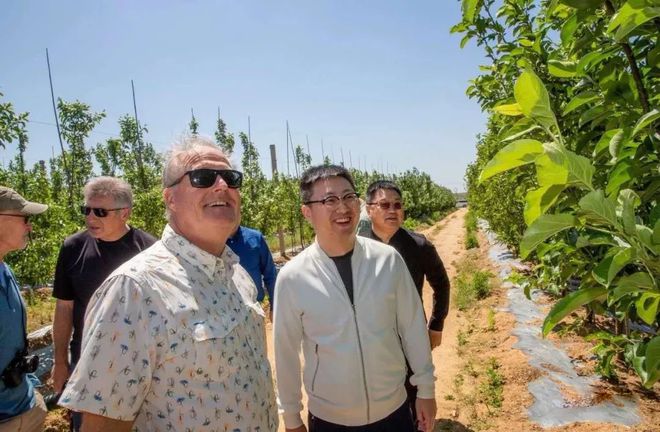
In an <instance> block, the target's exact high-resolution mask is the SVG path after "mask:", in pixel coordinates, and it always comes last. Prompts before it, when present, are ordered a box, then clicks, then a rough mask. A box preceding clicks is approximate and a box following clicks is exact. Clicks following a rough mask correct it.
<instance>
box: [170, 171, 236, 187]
mask: <svg viewBox="0 0 660 432" xmlns="http://www.w3.org/2000/svg"><path fill="white" fill-rule="evenodd" d="M185 176H188V177H189V178H190V185H191V186H192V187H195V188H209V187H211V186H213V185H214V184H215V180H216V179H217V178H218V176H220V178H221V179H222V181H224V182H225V183H227V187H229V188H231V189H238V188H239V187H241V185H242V184H243V173H242V172H240V171H236V170H232V169H211V168H199V169H194V170H190V171H186V172H185V173H184V174H183V175H182V176H181V177H179V179H178V180H177V181H175V182H174V183H172V184H171V185H170V186H169V187H172V186H174V185H177V184H179V183H181V180H183V178H184V177H185Z"/></svg>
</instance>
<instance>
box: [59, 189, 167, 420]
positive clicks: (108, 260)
mask: <svg viewBox="0 0 660 432" xmlns="http://www.w3.org/2000/svg"><path fill="white" fill-rule="evenodd" d="M83 194H84V197H85V203H84V205H82V206H81V208H80V211H81V213H82V215H83V216H84V217H85V226H86V228H87V229H86V230H84V231H81V232H79V233H76V234H74V235H72V236H70V237H68V238H67V239H66V240H64V244H63V245H62V248H61V249H60V254H59V257H58V259H57V267H56V269H55V283H54V285H53V297H55V298H56V299H57V303H56V306H55V318H54V320H53V342H54V344H53V345H54V348H55V355H54V363H53V369H52V372H51V377H52V380H53V388H54V390H55V392H56V393H60V392H61V391H62V389H63V387H64V384H65V383H66V381H67V379H68V378H69V374H70V372H71V371H72V370H73V368H74V367H75V365H76V363H77V362H78V359H79V358H80V346H81V343H82V334H83V322H84V317H85V310H86V309H87V303H89V299H90V298H91V297H92V294H94V291H96V289H97V288H98V287H99V286H100V285H101V282H103V281H104V280H105V278H106V277H108V275H110V273H112V272H113V271H114V270H115V269H116V268H117V267H119V266H120V265H121V264H123V263H124V262H125V261H128V260H129V259H130V258H132V257H133V256H135V255H136V254H138V253H139V252H140V251H142V250H144V249H146V248H148V247H149V246H151V245H152V244H153V243H155V241H156V239H155V238H154V237H152V236H151V235H150V234H148V233H146V232H144V231H142V230H139V229H136V228H132V227H130V226H129V225H128V218H129V216H130V214H131V208H132V207H133V193H132V191H131V186H130V185H129V184H128V183H127V182H126V181H124V180H122V179H119V178H116V177H96V178H93V179H91V180H90V181H88V182H87V184H86V185H85V188H84V191H83ZM72 333H73V337H72ZM69 348H70V349H71V352H70V359H69ZM79 418H80V416H79V415H77V414H75V413H74V415H73V421H72V429H73V430H75V431H77V430H79V428H80V421H79Z"/></svg>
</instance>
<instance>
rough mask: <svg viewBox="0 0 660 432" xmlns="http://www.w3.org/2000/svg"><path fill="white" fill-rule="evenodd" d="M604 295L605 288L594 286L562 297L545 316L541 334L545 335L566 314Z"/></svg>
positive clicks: (605, 292) (605, 293)
mask: <svg viewBox="0 0 660 432" xmlns="http://www.w3.org/2000/svg"><path fill="white" fill-rule="evenodd" d="M606 295H607V290H606V289H605V288H603V287H601V286H595V287H590V288H583V289H580V290H578V291H575V292H572V293H570V294H569V295H567V296H566V297H564V298H562V299H561V300H559V301H558V302H557V303H556V304H555V306H554V307H553V308H552V310H551V311H550V313H548V315H547V316H546V317H545V321H543V336H544V337H545V336H547V335H548V333H550V331H551V330H552V329H553V328H554V327H555V326H556V325H557V324H559V322H560V321H561V320H562V319H564V317H566V315H568V314H570V313H571V312H573V311H574V310H576V309H577V308H579V307H581V306H584V305H586V304H588V303H591V302H592V301H595V300H598V299H601V298H605V296H606Z"/></svg>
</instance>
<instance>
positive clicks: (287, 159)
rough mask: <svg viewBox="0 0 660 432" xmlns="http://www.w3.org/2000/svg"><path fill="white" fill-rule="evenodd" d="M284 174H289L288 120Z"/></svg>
mask: <svg viewBox="0 0 660 432" xmlns="http://www.w3.org/2000/svg"><path fill="white" fill-rule="evenodd" d="M286 175H287V176H289V177H290V176H291V170H290V169H289V120H287V121H286Z"/></svg>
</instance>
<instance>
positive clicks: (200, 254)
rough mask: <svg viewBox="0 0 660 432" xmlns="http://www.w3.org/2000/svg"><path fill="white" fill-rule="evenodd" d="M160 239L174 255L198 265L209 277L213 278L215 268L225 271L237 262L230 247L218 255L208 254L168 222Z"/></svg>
mask: <svg viewBox="0 0 660 432" xmlns="http://www.w3.org/2000/svg"><path fill="white" fill-rule="evenodd" d="M161 241H162V242H163V245H164V246H165V247H166V248H167V249H168V250H169V251H170V252H172V253H173V254H174V255H176V256H178V257H181V258H182V259H183V260H184V261H186V262H187V263H188V264H190V265H192V266H197V267H199V268H200V269H201V270H202V271H203V272H204V273H205V274H206V275H207V276H208V277H209V279H211V278H213V275H214V274H215V272H216V270H220V271H225V270H226V269H227V268H228V267H232V266H233V265H234V264H237V263H238V256H237V255H236V254H235V253H234V252H233V251H232V250H231V248H229V247H225V248H224V249H223V251H222V253H221V254H220V256H216V255H213V254H210V253H208V252H206V251H205V250H202V249H200V248H199V247H197V246H195V245H194V244H192V243H191V242H190V241H189V240H188V239H186V238H185V237H183V236H181V235H179V234H177V233H176V232H174V230H173V229H172V227H171V226H170V225H169V224H167V225H165V229H164V230H163V235H162V236H161Z"/></svg>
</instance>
